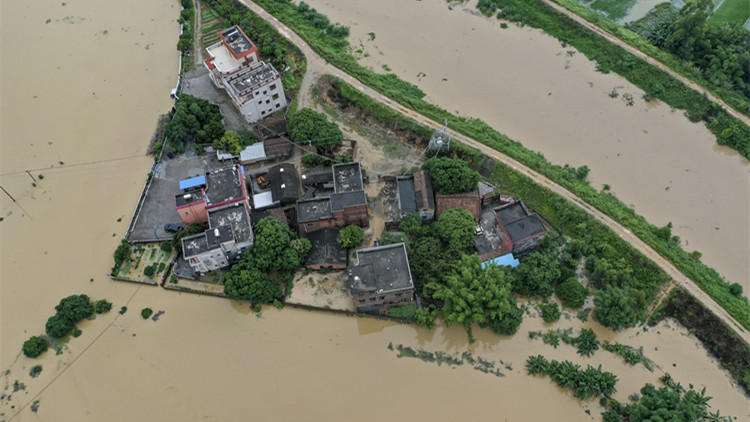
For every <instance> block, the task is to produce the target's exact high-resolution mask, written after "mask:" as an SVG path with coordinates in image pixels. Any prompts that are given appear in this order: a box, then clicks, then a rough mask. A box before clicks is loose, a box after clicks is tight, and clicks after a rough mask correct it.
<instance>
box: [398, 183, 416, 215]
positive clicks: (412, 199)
mask: <svg viewBox="0 0 750 422" xmlns="http://www.w3.org/2000/svg"><path fill="white" fill-rule="evenodd" d="M397 184H398V199H399V202H400V204H401V212H402V213H404V214H408V213H410V212H416V211H417V198H416V196H415V195H414V178H411V177H410V178H399V179H398V181H397Z"/></svg>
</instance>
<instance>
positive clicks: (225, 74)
mask: <svg viewBox="0 0 750 422" xmlns="http://www.w3.org/2000/svg"><path fill="white" fill-rule="evenodd" d="M219 36H220V38H221V41H219V42H218V43H216V44H214V45H212V46H210V47H208V48H206V51H207V52H208V54H209V55H210V56H211V57H210V58H209V59H207V60H206V61H205V62H203V64H204V65H205V66H206V69H208V75H209V76H210V77H211V80H212V81H213V82H214V84H215V85H216V86H217V87H218V88H221V89H225V90H226V91H227V94H229V97H230V98H231V99H232V101H233V102H234V104H235V106H236V107H237V109H238V110H239V111H240V113H241V114H242V116H243V117H244V118H245V120H246V121H247V122H248V123H255V122H257V121H258V120H260V119H263V118H265V117H268V116H270V115H271V114H273V113H274V112H276V111H279V110H283V109H285V108H286V106H287V102H286V96H284V87H283V86H282V85H281V75H279V72H277V71H276V69H275V68H274V67H273V65H271V64H270V63H264V62H262V61H260V59H259V57H258V48H257V47H256V46H255V45H253V43H252V41H250V38H248V37H247V35H245V33H244V31H242V28H240V27H239V26H233V27H231V28H229V29H225V30H224V31H221V33H220V34H219Z"/></svg>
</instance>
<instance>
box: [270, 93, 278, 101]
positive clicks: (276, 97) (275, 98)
mask: <svg viewBox="0 0 750 422" xmlns="http://www.w3.org/2000/svg"><path fill="white" fill-rule="evenodd" d="M271 99H272V100H278V99H279V94H273V95H272V96H271Z"/></svg>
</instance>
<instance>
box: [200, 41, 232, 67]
mask: <svg viewBox="0 0 750 422" xmlns="http://www.w3.org/2000/svg"><path fill="white" fill-rule="evenodd" d="M206 51H207V52H208V54H209V55H210V56H211V57H213V58H214V59H213V60H211V63H212V64H213V65H214V66H216V69H217V70H218V71H219V72H229V71H230V70H232V69H236V68H238V67H239V66H240V62H239V60H237V59H235V58H234V56H233V55H232V53H231V52H230V51H229V49H228V48H227V47H226V46H225V45H224V43H222V42H218V43H216V44H214V45H212V46H210V47H208V48H206Z"/></svg>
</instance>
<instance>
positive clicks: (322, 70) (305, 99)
mask: <svg viewBox="0 0 750 422" xmlns="http://www.w3.org/2000/svg"><path fill="white" fill-rule="evenodd" d="M243 2H244V3H245V4H246V5H247V6H248V7H249V8H250V10H252V11H253V12H254V13H256V14H258V15H259V16H261V17H262V18H263V19H265V20H266V21H267V22H269V23H270V24H271V25H273V26H274V28H276V29H277V30H278V31H279V33H281V34H282V35H283V36H284V37H286V38H287V39H289V40H290V41H291V42H293V43H294V44H295V45H297V46H298V47H299V48H300V50H301V51H302V53H303V54H304V55H305V57H306V58H307V74H306V75H305V77H304V78H303V80H302V88H301V90H300V92H301V94H300V102H299V104H300V107H303V104H309V100H310V95H311V93H310V90H311V88H312V85H313V82H314V80H315V78H317V77H318V76H320V75H323V74H330V75H333V76H335V77H337V78H339V79H341V80H343V81H344V82H346V83H348V84H350V85H352V86H353V87H355V88H356V89H358V90H359V91H361V92H362V93H364V94H366V95H367V96H369V97H370V98H372V99H374V100H376V101H378V102H379V103H381V104H384V105H386V106H388V107H389V108H391V109H392V110H394V111H397V112H399V113H401V114H402V115H404V116H406V117H409V118H410V119H412V120H414V121H415V122H417V123H418V124H421V125H423V126H427V127H438V126H442V123H438V122H435V121H433V120H431V119H429V118H427V117H425V116H423V115H421V114H419V113H417V112H415V111H413V110H410V109H407V108H405V107H403V106H402V105H400V104H398V103H396V102H395V101H392V100H391V99H389V98H387V97H385V96H384V95H382V94H380V93H379V92H377V91H375V90H374V89H372V88H370V87H367V86H364V85H362V83H361V82H359V81H358V80H357V79H355V78H354V77H352V76H351V75H349V74H347V73H345V72H343V71H342V70H340V69H338V68H336V67H334V66H332V65H330V64H329V63H327V62H326V61H325V60H324V59H323V58H321V57H320V56H318V55H317V53H315V52H314V51H312V49H311V48H310V46H309V45H308V44H307V43H306V42H305V41H304V40H302V38H300V37H299V36H298V35H297V34H296V33H295V32H294V31H292V30H291V29H290V28H288V27H287V26H286V25H284V24H283V23H281V22H280V21H279V20H278V19H276V18H275V17H274V16H272V15H270V14H269V13H268V12H266V11H265V10H264V9H263V8H261V7H260V6H258V5H257V4H255V3H252V2H250V1H248V0H243ZM573 16H576V15H573ZM579 19H582V18H580V17H579ZM583 22H586V21H585V20H584V21H583ZM583 22H582V23H583ZM600 31H601V29H600ZM605 34H606V33H605ZM609 37H611V35H610V36H609ZM618 41H619V40H618ZM620 43H622V42H621V41H620ZM618 44H619V43H618ZM623 44H624V43H623ZM623 47H625V48H628V47H629V46H627V44H625V45H623ZM630 48H632V47H630ZM637 51H638V50H635V51H634V54H635V52H637ZM640 54H643V53H640ZM644 56H645V55H644ZM644 58H645V57H644ZM651 60H653V59H651ZM656 63H658V62H656ZM661 66H663V65H661ZM677 76H679V75H676V77H677ZM680 78H681V77H680ZM681 79H684V78H681ZM696 87H697V85H696ZM698 88H700V87H698ZM708 95H709V96H710V94H708ZM709 98H712V97H709ZM717 102H719V101H717ZM720 104H723V103H720ZM729 110H731V109H729ZM748 122H750V120H748ZM448 132H449V134H450V136H451V137H452V138H453V139H454V140H456V141H458V142H461V143H463V144H465V145H468V146H470V147H472V148H476V149H477V150H479V151H481V152H482V153H483V154H485V155H487V156H488V157H490V158H492V159H495V160H497V161H499V162H501V163H503V164H505V165H506V166H508V167H510V168H512V169H513V170H515V171H517V172H519V173H522V174H523V175H525V176H527V177H529V178H530V179H532V180H533V181H534V182H536V183H538V184H540V185H542V186H545V187H546V188H548V189H549V190H551V191H552V192H555V193H557V194H558V195H560V196H562V197H563V198H565V199H567V200H568V201H570V202H572V203H574V204H575V205H577V206H578V207H580V208H582V209H583V210H584V211H586V212H587V213H588V214H589V215H591V216H592V217H594V218H596V219H597V220H599V221H600V222H601V223H602V224H604V225H606V226H607V227H609V228H610V229H612V231H614V232H615V233H617V235H619V236H620V238H622V239H623V240H624V241H626V242H628V243H629V244H630V245H632V246H633V247H635V248H636V249H638V250H639V251H640V252H641V253H643V254H644V255H646V256H647V257H648V258H649V259H651V260H652V261H654V262H655V263H656V265H658V266H659V267H661V268H662V269H663V270H664V272H666V273H667V275H668V276H669V277H671V278H672V279H673V280H674V281H675V282H677V283H679V284H680V285H681V286H683V287H684V288H685V289H686V290H687V291H688V292H690V293H691V294H692V295H693V296H694V297H695V298H696V299H698V300H699V301H701V303H703V304H704V305H705V306H706V307H707V308H708V309H709V310H711V311H712V312H713V313H714V314H716V315H717V316H719V317H720V318H721V319H722V321H724V323H725V324H727V326H729V327H732V328H733V329H734V330H735V331H736V332H737V333H738V335H739V336H740V337H741V338H742V339H743V340H744V341H745V343H747V344H749V345H750V332H748V331H747V330H745V328H744V327H742V326H741V325H740V324H739V323H738V322H737V321H735V319H734V318H733V317H732V316H731V315H729V313H727V311H725V310H724V308H722V307H721V306H719V305H718V304H717V303H716V302H715V301H714V300H713V299H712V298H711V297H710V296H709V295H708V294H706V293H705V292H704V291H703V290H701V289H700V287H698V286H697V285H696V284H695V283H694V282H693V281H692V280H690V279H689V278H688V277H687V276H685V275H684V274H682V273H681V272H680V271H679V270H678V269H677V268H675V266H674V265H672V263H670V262H669V261H667V260H666V259H665V258H663V257H662V256H661V255H659V254H658V253H657V252H656V251H655V250H653V249H652V248H651V247H650V246H649V245H647V244H646V243H645V242H644V241H642V240H641V239H640V238H638V236H636V235H634V234H633V233H632V232H631V231H630V230H628V229H627V228H625V227H623V226H621V225H620V224H619V223H617V222H616V221H614V220H613V219H612V218H610V217H609V216H607V215H606V214H604V213H602V212H601V211H599V210H597V209H596V208H594V207H593V206H591V205H589V204H588V203H586V202H584V201H583V200H581V199H580V198H578V197H577V196H576V195H574V194H573V193H571V192H570V191H568V190H567V189H565V188H563V187H562V186H560V185H558V184H556V183H554V182H552V181H551V180H549V179H547V178H546V177H545V176H543V175H541V174H539V173H537V172H535V171H533V170H531V169H530V168H528V167H526V166H525V165H523V164H521V163H519V162H518V161H516V160H514V159H512V158H510V157H508V156H506V155H504V154H501V153H500V152H498V151H496V150H494V149H492V148H490V147H488V146H486V145H484V144H481V143H479V142H478V141H475V140H474V139H471V138H469V137H468V136H465V135H462V134H460V133H458V132H455V131H453V130H451V129H449V130H448Z"/></svg>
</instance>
